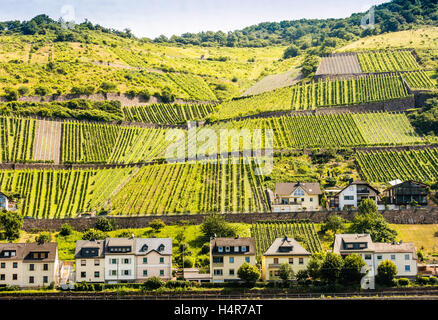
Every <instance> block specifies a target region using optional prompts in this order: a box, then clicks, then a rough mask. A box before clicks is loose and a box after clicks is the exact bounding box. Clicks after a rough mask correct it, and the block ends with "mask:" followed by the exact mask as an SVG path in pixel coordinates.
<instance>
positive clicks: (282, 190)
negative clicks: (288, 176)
mask: <svg viewBox="0 0 438 320" xmlns="http://www.w3.org/2000/svg"><path fill="white" fill-rule="evenodd" d="M298 187H301V188H302V189H303V190H304V192H306V193H307V194H321V187H320V186H319V183H317V182H279V183H276V184H275V194H279V195H290V194H292V193H293V192H294V191H295V190H296V189H297V188H298Z"/></svg>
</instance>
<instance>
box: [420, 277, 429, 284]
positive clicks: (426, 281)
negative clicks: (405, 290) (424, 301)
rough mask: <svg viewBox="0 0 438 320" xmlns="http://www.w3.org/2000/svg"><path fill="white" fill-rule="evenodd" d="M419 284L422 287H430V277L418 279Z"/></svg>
mask: <svg viewBox="0 0 438 320" xmlns="http://www.w3.org/2000/svg"><path fill="white" fill-rule="evenodd" d="M417 283H418V284H420V285H422V286H425V285H428V284H429V277H418V278H417Z"/></svg>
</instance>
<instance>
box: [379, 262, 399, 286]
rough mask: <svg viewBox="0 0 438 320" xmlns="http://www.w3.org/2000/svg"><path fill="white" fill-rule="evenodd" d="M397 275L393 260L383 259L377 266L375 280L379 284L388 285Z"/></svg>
mask: <svg viewBox="0 0 438 320" xmlns="http://www.w3.org/2000/svg"><path fill="white" fill-rule="evenodd" d="M396 275H397V267H396V265H395V264H394V262H392V261H390V260H385V261H383V262H382V263H381V264H379V266H378V267H377V276H376V281H377V283H379V284H381V285H386V286H390V285H392V284H393V281H394V277H395V276H396Z"/></svg>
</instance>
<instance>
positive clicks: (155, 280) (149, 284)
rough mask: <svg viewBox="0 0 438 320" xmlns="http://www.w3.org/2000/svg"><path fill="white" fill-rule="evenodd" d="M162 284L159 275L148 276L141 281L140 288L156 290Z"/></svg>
mask: <svg viewBox="0 0 438 320" xmlns="http://www.w3.org/2000/svg"><path fill="white" fill-rule="evenodd" d="M163 286H164V281H163V280H162V279H161V278H160V277H150V278H149V279H147V280H146V281H145V282H143V283H142V285H141V288H142V290H156V289H159V288H161V287H163Z"/></svg>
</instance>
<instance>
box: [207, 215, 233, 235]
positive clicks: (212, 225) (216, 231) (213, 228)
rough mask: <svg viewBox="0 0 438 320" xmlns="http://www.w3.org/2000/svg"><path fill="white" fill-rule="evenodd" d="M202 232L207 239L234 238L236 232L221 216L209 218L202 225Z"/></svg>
mask: <svg viewBox="0 0 438 320" xmlns="http://www.w3.org/2000/svg"><path fill="white" fill-rule="evenodd" d="M201 231H202V232H203V233H204V235H205V236H206V237H207V238H210V237H213V236H214V235H216V236H218V237H234V236H236V230H235V229H234V228H233V227H232V226H231V225H230V224H229V223H228V222H226V221H225V218H224V217H223V216H222V215H219V214H211V215H209V216H207V217H206V218H205V220H204V222H203V224H202V225H201Z"/></svg>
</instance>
